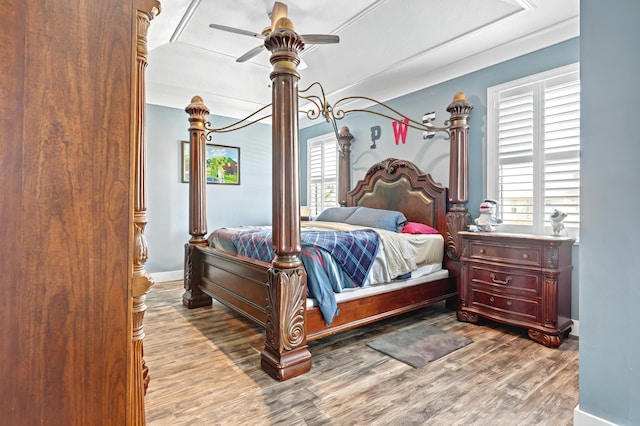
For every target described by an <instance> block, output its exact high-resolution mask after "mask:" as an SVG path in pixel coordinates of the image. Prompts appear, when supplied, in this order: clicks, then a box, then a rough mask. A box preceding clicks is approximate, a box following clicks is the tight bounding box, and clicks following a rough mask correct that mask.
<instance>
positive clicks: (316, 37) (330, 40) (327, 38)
mask: <svg viewBox="0 0 640 426" xmlns="http://www.w3.org/2000/svg"><path fill="white" fill-rule="evenodd" d="M302 39H303V40H304V42H305V43H309V44H334V43H340V37H339V36H337V35H331V34H304V35H302Z"/></svg>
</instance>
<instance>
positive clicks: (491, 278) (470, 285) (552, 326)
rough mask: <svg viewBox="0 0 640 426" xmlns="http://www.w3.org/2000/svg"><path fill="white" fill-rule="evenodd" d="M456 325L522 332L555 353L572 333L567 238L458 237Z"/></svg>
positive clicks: (489, 234)
mask: <svg viewBox="0 0 640 426" xmlns="http://www.w3.org/2000/svg"><path fill="white" fill-rule="evenodd" d="M460 235H461V236H462V256H461V262H462V269H461V271H460V283H459V285H460V288H459V289H458V290H459V292H460V298H461V301H462V303H461V305H460V309H459V310H458V320H460V321H466V322H473V323H475V322H477V321H478V316H482V317H485V318H489V319H492V320H494V321H499V322H503V323H506V324H510V325H514V326H518V327H526V328H527V329H528V332H529V337H531V338H532V339H533V340H535V341H537V342H539V343H542V344H543V345H545V346H549V347H553V348H556V347H558V346H560V344H561V343H562V339H563V338H564V337H566V336H567V335H568V334H569V332H570V331H571V325H572V324H573V321H571V270H572V269H573V267H572V265H571V246H572V245H573V243H574V242H575V240H574V239H572V238H565V237H553V236H548V237H547V236H536V235H523V234H506V233H494V232H460Z"/></svg>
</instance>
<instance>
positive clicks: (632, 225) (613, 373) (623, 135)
mask: <svg viewBox="0 0 640 426" xmlns="http://www.w3.org/2000/svg"><path fill="white" fill-rule="evenodd" d="M638 19H640V2H638V1H637V0H617V1H615V2H603V1H600V0H582V1H581V2H580V27H581V40H580V58H581V80H582V95H581V96H582V98H581V105H582V118H581V123H582V126H581V144H582V158H581V161H582V174H581V180H582V193H581V203H582V206H581V211H582V216H581V224H582V226H581V239H582V242H581V244H582V248H581V250H580V276H581V277H582V285H581V292H580V411H583V412H585V413H588V414H591V415H593V416H596V417H599V418H601V419H605V420H608V421H610V422H613V423H615V424H620V425H639V424H640V338H638V329H639V326H640V324H639V323H640V321H638V318H639V317H638V314H637V310H638V306H639V305H638V301H640V284H639V282H638V266H637V264H636V262H638V259H639V258H640V249H639V247H640V244H638V241H640V227H639V226H638V212H639V211H640V196H639V195H640V192H639V191H638V184H639V183H640V166H639V165H638V163H639V161H640V141H639V139H640V138H639V135H640V120H639V119H638V117H640V103H639V102H638V100H639V99H640V84H639V83H638V81H639V76H640V48H639V47H638V40H640V26H639V25H638Z"/></svg>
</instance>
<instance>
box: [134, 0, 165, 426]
mask: <svg viewBox="0 0 640 426" xmlns="http://www.w3.org/2000/svg"><path fill="white" fill-rule="evenodd" d="M136 9H137V10H136V38H135V40H136V49H135V52H136V67H135V69H134V73H135V74H134V79H133V80H134V87H133V111H134V114H135V115H134V120H133V129H132V133H133V143H134V147H133V150H134V156H135V157H134V158H135V200H134V211H133V270H132V276H131V281H132V284H131V297H132V299H133V301H132V305H131V316H132V322H131V324H132V336H131V339H132V345H133V347H132V350H131V358H130V363H131V364H130V367H129V368H130V369H131V375H130V376H129V377H130V383H129V386H130V390H131V399H132V400H131V401H130V406H131V409H130V410H129V424H132V425H143V424H145V405H144V396H145V394H146V393H147V388H148V386H149V368H148V367H147V365H146V364H145V362H144V349H143V339H144V327H143V320H144V314H145V312H146V310H147V305H146V304H145V298H146V296H145V295H146V294H147V292H148V291H149V289H150V288H151V287H152V286H153V284H154V283H153V279H152V278H151V276H150V275H149V274H148V273H147V271H145V269H144V264H145V263H146V262H147V240H146V238H145V236H144V228H145V227H146V225H147V190H146V175H145V171H146V139H145V128H144V126H145V114H144V112H145V108H146V105H145V102H146V92H145V70H146V68H147V32H148V30H149V25H150V23H151V20H152V19H153V18H154V17H156V16H157V15H158V14H159V13H160V2H158V1H157V0H141V1H138V2H136Z"/></svg>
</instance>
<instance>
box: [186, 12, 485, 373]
mask: <svg viewBox="0 0 640 426" xmlns="http://www.w3.org/2000/svg"><path fill="white" fill-rule="evenodd" d="M265 47H266V48H267V49H268V50H269V51H270V52H271V57H270V62H271V64H272V66H273V68H272V72H271V74H270V77H271V80H272V84H271V87H272V103H271V104H270V107H271V114H266V115H264V116H263V117H258V115H259V114H260V113H264V112H265V111H267V109H268V108H269V105H267V106H265V107H263V108H261V109H260V110H259V111H257V112H256V113H254V114H252V115H250V116H249V117H247V118H245V119H243V120H240V121H238V122H236V123H234V124H232V125H229V126H225V127H224V128H219V129H213V128H211V127H210V125H209V123H208V122H207V121H206V115H207V114H209V109H208V108H207V107H206V105H205V104H204V102H203V100H202V99H201V98H200V97H198V96H195V97H194V98H193V99H192V100H191V103H190V104H189V105H188V106H187V107H186V109H185V110H186V112H187V113H188V114H189V123H190V126H189V134H190V149H191V157H190V158H191V161H190V166H189V167H190V169H189V173H190V176H191V179H190V180H189V234H190V235H191V238H190V239H189V241H188V243H187V244H186V245H185V269H184V288H185V292H184V294H183V297H182V300H183V304H184V305H185V306H187V307H189V308H195V307H201V306H206V305H210V304H211V303H212V299H211V297H210V296H209V295H207V294H205V293H204V292H203V291H202V290H201V289H200V279H201V274H200V273H199V272H200V271H197V270H194V268H202V266H201V264H200V261H199V256H201V254H200V253H199V250H198V247H204V246H206V245H207V241H206V234H207V223H206V205H207V202H206V170H205V144H206V140H210V139H211V137H212V134H213V133H220V132H228V131H233V130H237V129H240V128H243V127H246V126H248V125H251V124H253V123H256V122H258V121H261V120H263V119H264V118H266V117H269V116H271V117H272V153H273V156H272V177H273V203H272V209H273V210H272V233H273V249H274V252H275V258H274V259H273V261H272V263H271V265H270V267H269V269H268V280H267V308H266V321H265V330H266V342H265V347H264V350H263V351H262V353H261V365H262V368H263V369H264V370H265V371H266V372H267V373H269V374H270V375H271V376H273V377H274V378H276V379H278V380H285V379H288V378H291V377H294V376H297V375H300V374H302V373H305V372H307V371H308V370H309V369H310V368H311V354H310V352H309V350H308V347H307V339H306V335H305V318H306V312H305V309H306V308H305V304H306V272H305V269H304V267H303V266H302V263H301V261H300V259H299V254H300V250H301V236H300V210H299V208H300V199H299V197H300V195H299V194H300V182H299V169H300V164H299V150H298V146H299V140H298V138H299V121H298V120H299V119H298V116H299V113H300V112H302V113H305V114H306V115H307V116H308V117H309V118H318V117H323V118H324V119H325V120H327V121H328V122H329V123H331V124H332V126H333V128H334V131H335V132H336V138H337V143H338V144H339V148H340V164H339V170H340V172H341V174H342V176H343V177H342V178H341V180H340V183H339V186H340V188H339V193H338V200H339V203H340V204H341V205H345V203H346V199H347V192H348V191H349V185H350V178H349V171H350V144H351V140H352V138H353V136H352V135H351V134H350V133H349V129H348V128H346V127H343V128H342V129H340V130H338V127H337V124H336V121H337V120H340V119H342V118H343V117H344V116H346V115H347V114H349V113H353V112H366V113H371V112H372V111H370V110H362V109H352V110H349V109H342V108H338V107H337V106H339V105H341V104H346V103H348V101H350V100H356V99H361V100H369V101H371V102H373V103H375V104H378V105H382V106H384V107H385V109H386V112H384V113H379V112H374V113H375V114H377V115H381V116H383V117H387V118H390V119H393V120H399V119H404V118H407V119H408V117H405V116H404V115H402V114H400V113H399V112H397V111H395V110H393V109H392V108H390V107H388V106H386V105H384V104H383V103H381V102H377V101H375V100H373V99H370V98H365V97H349V98H343V99H341V100H340V101H338V102H336V103H335V104H334V105H333V106H332V105H330V104H329V103H328V102H327V100H326V98H325V96H324V91H323V90H322V86H321V85H320V84H319V83H314V84H313V85H312V86H310V87H309V88H307V89H304V90H300V91H299V89H298V82H299V79H300V75H299V74H298V70H297V66H298V65H299V63H300V58H299V53H300V52H301V51H302V50H303V48H304V44H303V40H302V38H301V37H300V36H299V35H298V34H297V33H296V32H295V30H294V28H293V25H292V23H291V21H290V20H289V19H288V18H286V17H284V18H281V19H279V20H278V22H276V24H275V25H274V31H272V32H271V34H270V35H269V36H268V37H267V38H266V40H265ZM312 87H316V88H319V89H320V92H321V95H314V94H310V90H311V88H312ZM299 92H302V94H300V93H299ZM299 99H305V100H307V101H308V102H309V106H310V109H309V110H306V111H299V106H298V104H299ZM472 108H473V106H472V105H471V104H470V103H469V102H468V101H467V99H466V96H465V95H464V94H463V93H457V94H456V95H455V97H454V99H453V102H452V103H451V104H450V105H449V106H448V108H447V111H448V112H450V114H451V118H450V120H448V121H447V122H446V126H445V127H442V128H437V127H434V126H431V125H424V124H422V123H421V122H417V121H414V120H411V119H409V124H408V125H409V126H410V127H414V128H418V129H421V130H424V131H429V132H444V133H446V135H447V137H448V139H449V140H450V144H451V153H450V156H451V170H450V182H449V187H450V190H449V203H450V204H451V206H452V208H451V211H450V212H449V213H448V214H447V222H448V223H447V225H448V229H447V235H446V236H445V240H446V244H447V247H446V253H447V256H446V257H447V260H446V261H445V266H446V267H447V268H448V269H449V270H450V271H451V273H452V275H453V276H456V275H457V272H456V271H459V266H458V265H457V260H458V258H459V256H460V253H459V250H460V247H461V245H460V242H459V238H458V236H457V232H458V231H460V230H463V229H465V228H466V225H468V224H469V223H470V222H471V219H470V215H469V213H468V211H467V209H466V207H465V204H466V202H467V198H468V188H467V186H468V177H467V174H468V172H467V169H468V163H467V158H466V156H467V151H468V129H469V126H468V117H469V111H470V110H471V109H472ZM238 262H242V261H241V260H238Z"/></svg>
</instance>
